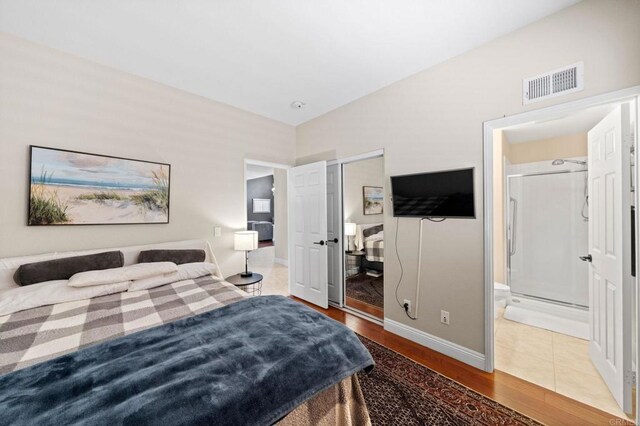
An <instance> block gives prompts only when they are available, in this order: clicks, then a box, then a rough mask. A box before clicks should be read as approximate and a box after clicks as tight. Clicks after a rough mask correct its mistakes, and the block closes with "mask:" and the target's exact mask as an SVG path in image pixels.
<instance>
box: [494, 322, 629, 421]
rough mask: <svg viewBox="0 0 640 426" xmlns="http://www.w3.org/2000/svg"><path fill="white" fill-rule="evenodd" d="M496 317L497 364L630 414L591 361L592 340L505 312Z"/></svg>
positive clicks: (580, 398) (619, 413)
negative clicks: (534, 324)
mask: <svg viewBox="0 0 640 426" xmlns="http://www.w3.org/2000/svg"><path fill="white" fill-rule="evenodd" d="M502 313H503V312H502V310H501V311H500V312H499V315H498V318H496V320H495V329H494V332H495V368H496V369H497V370H500V371H503V372H505V373H509V374H511V375H513V376H516V377H519V378H521V379H524V380H527V381H529V382H532V383H535V384H537V385H540V386H543V387H545V388H547V389H550V390H553V391H555V392H558V393H561V394H563V395H565V396H568V397H569V398H572V399H575V400H578V401H580V402H583V403H585V404H588V405H591V406H593V407H596V408H599V409H600V410H603V411H606V412H608V413H611V414H614V415H616V416H618V417H622V418H628V417H627V416H625V414H624V413H623V412H622V410H621V409H620V407H618V404H617V403H616V401H615V399H614V398H613V396H612V395H611V393H610V392H609V389H608V388H607V385H606V384H605V383H604V381H603V380H602V378H601V377H600V375H599V374H598V371H597V370H596V368H595V367H594V365H593V364H592V363H591V360H590V359H589V353H588V345H589V342H588V341H587V340H582V339H578V338H575V337H571V336H567V335H565V334H560V333H555V332H553V331H549V330H545V329H542V328H537V327H532V326H529V325H525V324H521V323H519V322H515V321H509V320H507V319H504V317H503V316H502Z"/></svg>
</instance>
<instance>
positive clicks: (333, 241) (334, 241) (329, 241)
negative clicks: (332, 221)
mask: <svg viewBox="0 0 640 426" xmlns="http://www.w3.org/2000/svg"><path fill="white" fill-rule="evenodd" d="M337 242H338V237H336V238H334V239H333V240H327V243H337Z"/></svg>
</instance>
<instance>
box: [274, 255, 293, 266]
mask: <svg viewBox="0 0 640 426" xmlns="http://www.w3.org/2000/svg"><path fill="white" fill-rule="evenodd" d="M273 261H274V262H275V263H278V264H280V265H284V266H286V267H289V261H288V260H287V259H278V258H277V257H276V258H275V259H273Z"/></svg>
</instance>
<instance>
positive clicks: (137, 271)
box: [69, 262, 178, 287]
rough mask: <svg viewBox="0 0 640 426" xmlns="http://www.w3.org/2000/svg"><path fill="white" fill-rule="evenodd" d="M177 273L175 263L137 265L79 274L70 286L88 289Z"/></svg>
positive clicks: (70, 282)
mask: <svg viewBox="0 0 640 426" xmlns="http://www.w3.org/2000/svg"><path fill="white" fill-rule="evenodd" d="M177 271H178V266H177V265H176V264H175V263H173V262H153V263H137V264H135V265H130V266H123V267H122V268H111V269H102V270H98V271H86V272H78V273H77V274H75V275H74V276H72V277H71V278H69V286H71V287H88V286H94V285H102V284H111V283H119V282H123V281H133V280H141V279H145V278H151V277H158V276H163V275H167V274H172V273H175V272H177Z"/></svg>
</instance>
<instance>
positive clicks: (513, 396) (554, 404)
mask: <svg viewBox="0 0 640 426" xmlns="http://www.w3.org/2000/svg"><path fill="white" fill-rule="evenodd" d="M294 299H295V300H297V301H299V302H301V303H304V304H306V305H308V306H310V307H312V308H314V309H316V310H317V311H320V312H323V313H324V314H326V315H328V316H329V317H331V318H333V319H335V320H337V321H340V322H341V323H343V324H345V325H346V326H347V327H349V328H351V329H352V330H353V331H355V332H356V333H358V334H360V335H362V336H365V337H367V338H369V339H371V340H373V341H375V342H377V343H379V344H381V345H383V346H386V347H387V348H389V349H391V350H393V351H396V352H398V353H400V354H402V355H404V356H406V357H408V358H410V359H412V360H413V361H415V362H418V363H420V364H422V365H424V366H426V367H429V368H431V369H432V370H434V371H437V372H438V373H440V374H442V375H444V376H447V377H449V378H451V379H453V380H455V381H457V382H458V383H461V384H462V385H464V386H467V387H468V388H470V389H473V390H474V391H476V392H478V393H481V394H483V395H485V396H487V397H489V398H491V399H493V400H495V401H497V402H499V403H501V404H503V405H505V406H507V407H509V408H512V409H514V410H516V411H519V412H520V413H522V414H525V415H527V416H529V417H531V418H533V419H535V420H538V421H539V422H542V423H545V424H548V425H627V424H629V425H631V424H633V423H630V422H627V421H625V420H623V419H619V418H617V417H614V416H613V415H611V414H608V413H605V412H604V411H600V410H598V409H596V408H593V407H590V406H588V405H585V404H583V403H581V402H578V401H575V400H573V399H570V398H567V397H566V396H563V395H560V394H558V393H556V392H553V391H551V390H548V389H545V388H543V387H540V386H537V385H534V384H532V383H530V382H526V381H524V380H521V379H519V378H517V377H514V376H511V375H510V374H507V373H503V372H500V371H496V372H495V373H493V374H491V373H486V372H484V371H481V370H478V369H476V368H473V367H471V366H469V365H466V364H464V363H462V362H460V361H457V360H455V359H453V358H449V357H448V356H445V355H443V354H441V353H439V352H436V351H433V350H431V349H429V348H426V347H424V346H421V345H419V344H417V343H414V342H412V341H410V340H407V339H405V338H403V337H400V336H398V335H395V334H393V333H390V332H388V331H385V330H384V329H383V328H382V327H381V326H379V325H377V324H374V323H372V322H371V321H367V320H365V319H362V318H359V317H356V316H354V315H350V314H348V313H346V312H344V311H342V310H340V309H336V308H333V307H330V308H329V309H322V308H319V307H317V306H315V305H312V304H309V303H307V302H305V301H303V300H300V299H297V298H295V297H294Z"/></svg>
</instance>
